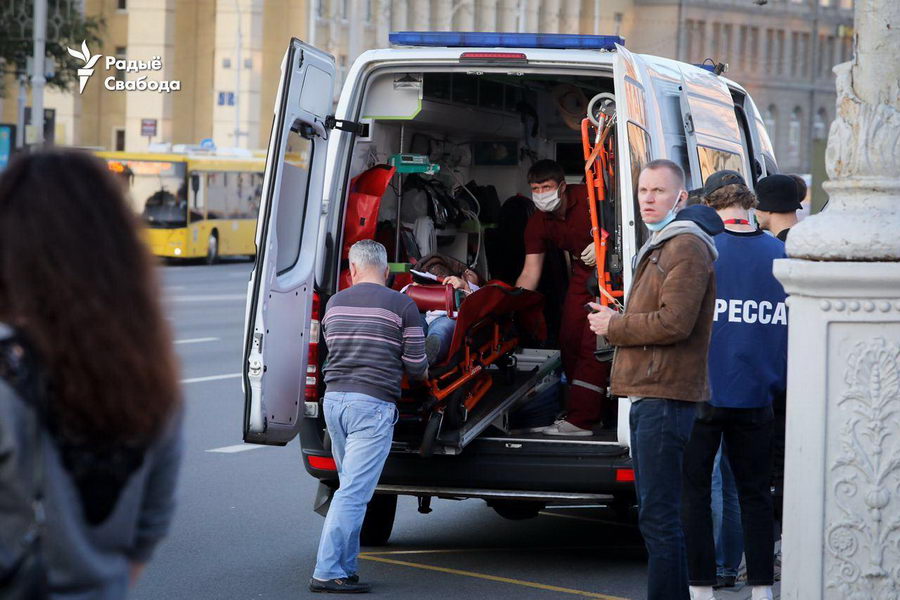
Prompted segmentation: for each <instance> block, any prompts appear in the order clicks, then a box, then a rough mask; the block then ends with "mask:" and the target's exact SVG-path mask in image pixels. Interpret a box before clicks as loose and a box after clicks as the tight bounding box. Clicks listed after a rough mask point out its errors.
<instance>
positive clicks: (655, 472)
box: [629, 398, 696, 600]
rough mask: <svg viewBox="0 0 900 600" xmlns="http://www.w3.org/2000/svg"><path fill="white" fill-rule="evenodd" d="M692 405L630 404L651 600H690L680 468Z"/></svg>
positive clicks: (668, 402) (667, 402) (647, 400)
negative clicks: (682, 519) (682, 524)
mask: <svg viewBox="0 0 900 600" xmlns="http://www.w3.org/2000/svg"><path fill="white" fill-rule="evenodd" d="M695 409H696V405H695V403H693V402H682V401H680V400H665V399H658V398H642V399H641V400H639V401H637V402H635V403H634V404H632V406H631V415H630V418H629V421H630V423H631V460H632V463H633V464H634V487H635V490H636V491H637V497H638V525H639V527H640V530H641V535H642V536H643V537H644V544H645V545H646V546H647V554H648V556H649V561H648V564H647V599H648V600H687V599H688V597H689V592H688V568H687V555H686V552H685V547H684V533H683V531H682V528H681V469H682V459H683V456H684V448H685V446H686V445H687V442H688V439H689V438H690V435H691V428H692V427H693V426H694V411H695Z"/></svg>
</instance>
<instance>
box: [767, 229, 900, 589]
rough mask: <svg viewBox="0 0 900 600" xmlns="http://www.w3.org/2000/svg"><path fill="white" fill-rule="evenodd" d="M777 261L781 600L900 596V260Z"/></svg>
mask: <svg viewBox="0 0 900 600" xmlns="http://www.w3.org/2000/svg"><path fill="white" fill-rule="evenodd" d="M792 235H793V233H792ZM789 239H790V238H789ZM774 270H775V275H776V276H777V277H778V279H779V280H781V282H782V283H783V284H784V287H785V291H786V292H787V293H788V294H790V298H789V299H788V305H789V307H790V316H789V320H788V322H789V325H788V327H789V342H788V344H789V350H790V360H789V363H788V400H787V446H786V461H785V506H784V533H783V541H782V550H783V567H782V573H783V581H782V598H790V599H793V600H807V599H809V598H825V599H834V600H837V599H841V600H845V599H850V600H862V599H864V598H865V599H875V598H878V599H885V600H888V599H894V600H897V599H900V263H873V262H869V263H859V262H811V261H803V260H796V259H786V260H779V261H776V263H775V269H774Z"/></svg>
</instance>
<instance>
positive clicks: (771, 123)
mask: <svg viewBox="0 0 900 600" xmlns="http://www.w3.org/2000/svg"><path fill="white" fill-rule="evenodd" d="M763 123H765V125H766V131H767V132H768V134H769V135H770V136H771V137H774V136H775V132H776V131H778V109H777V108H776V107H775V105H774V104H770V105H769V108H767V109H766V112H765V113H763Z"/></svg>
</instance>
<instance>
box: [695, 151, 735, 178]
mask: <svg viewBox="0 0 900 600" xmlns="http://www.w3.org/2000/svg"><path fill="white" fill-rule="evenodd" d="M697 153H698V154H699V155H700V176H701V177H702V178H703V181H706V178H707V177H709V176H710V175H712V174H713V173H715V172H716V171H721V170H722V169H731V170H732V171H737V172H738V173H740V174H741V175H745V173H744V160H743V159H742V158H741V155H740V154H735V153H734V152H726V151H725V150H719V149H717V148H709V147H708V146H697ZM745 176H746V175H745Z"/></svg>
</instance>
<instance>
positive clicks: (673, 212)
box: [644, 192, 681, 233]
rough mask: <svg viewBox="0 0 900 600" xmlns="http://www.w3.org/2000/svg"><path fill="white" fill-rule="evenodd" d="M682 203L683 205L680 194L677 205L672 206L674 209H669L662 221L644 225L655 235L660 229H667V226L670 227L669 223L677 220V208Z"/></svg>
mask: <svg viewBox="0 0 900 600" xmlns="http://www.w3.org/2000/svg"><path fill="white" fill-rule="evenodd" d="M680 203H681V192H679V197H678V200H676V201H675V204H673V205H672V208H670V209H669V212H667V213H666V216H664V217H663V218H662V219H660V220H659V221H658V222H656V223H644V225H646V226H647V229H649V230H650V231H652V232H654V233H655V232H657V231H659V230H660V229H662V228H663V227H665V226H666V225H668V224H669V223H671V222H672V221H674V220H675V215H676V213H678V208H677V207H678V205H679V204H680Z"/></svg>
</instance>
